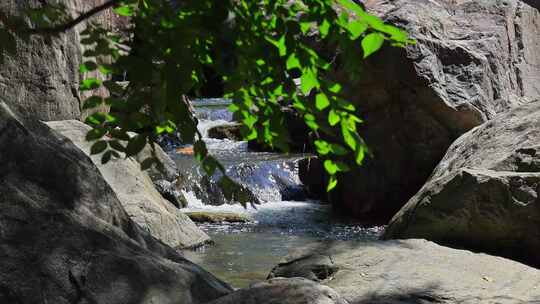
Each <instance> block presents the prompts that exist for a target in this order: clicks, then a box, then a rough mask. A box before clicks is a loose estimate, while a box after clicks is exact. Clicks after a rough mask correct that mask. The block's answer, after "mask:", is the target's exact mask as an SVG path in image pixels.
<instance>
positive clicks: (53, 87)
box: [0, 0, 120, 121]
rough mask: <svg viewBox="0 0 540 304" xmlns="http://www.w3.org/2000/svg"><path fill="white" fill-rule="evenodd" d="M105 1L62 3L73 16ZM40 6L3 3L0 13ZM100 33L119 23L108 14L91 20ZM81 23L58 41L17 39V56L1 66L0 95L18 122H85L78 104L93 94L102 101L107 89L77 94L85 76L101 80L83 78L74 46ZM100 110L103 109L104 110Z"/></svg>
mask: <svg viewBox="0 0 540 304" xmlns="http://www.w3.org/2000/svg"><path fill="white" fill-rule="evenodd" d="M105 1H106V0H72V1H64V2H65V4H66V7H67V12H68V14H70V15H71V16H73V17H75V16H78V15H79V14H80V13H81V12H84V11H87V10H89V9H91V8H93V7H95V6H97V5H99V4H102V3H104V2H105ZM43 4H44V1H41V0H40V1H38V0H3V1H0V11H2V12H6V13H7V14H11V15H14V14H15V15H20V14H22V13H23V10H24V9H26V8H29V7H33V8H35V7H39V6H42V5H43ZM92 21H93V22H97V23H99V24H101V25H103V26H104V27H105V28H108V29H114V28H116V27H117V25H118V24H120V21H119V19H118V18H117V17H115V15H114V14H113V13H112V11H110V10H109V11H105V12H102V13H101V14H99V15H98V16H96V17H94V18H92ZM85 28H86V22H83V23H81V24H79V25H78V26H76V27H75V28H74V29H71V30H69V31H66V32H65V33H63V34H60V35H58V36H50V35H49V36H46V37H43V36H39V35H35V36H33V37H31V38H30V39H29V40H28V41H23V40H22V39H17V42H16V47H17V53H16V55H15V56H6V57H5V60H4V62H3V63H0V96H2V98H3V99H4V102H6V103H7V104H8V105H9V106H10V107H11V109H12V110H13V111H14V112H15V113H17V114H18V115H20V116H21V117H27V118H33V119H39V120H45V121H49V120H64V119H84V117H85V116H86V115H87V114H88V111H86V110H81V109H82V105H83V100H84V99H85V98H86V97H88V96H91V95H93V94H97V95H100V96H107V93H106V90H104V89H98V90H95V91H93V92H84V93H80V92H79V84H80V82H81V80H82V79H83V76H84V77H86V76H88V77H101V76H100V75H99V73H97V72H89V73H87V74H85V75H82V74H81V73H80V72H79V66H80V64H81V63H83V62H84V59H83V56H82V54H83V52H84V47H83V46H81V44H80V43H79V41H80V34H79V33H80V32H81V31H82V30H84V29H85ZM102 110H106V109H105V108H103V109H102Z"/></svg>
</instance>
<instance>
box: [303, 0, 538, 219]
mask: <svg viewBox="0 0 540 304" xmlns="http://www.w3.org/2000/svg"><path fill="white" fill-rule="evenodd" d="M364 3H365V5H366V7H367V9H368V10H370V11H372V12H374V13H375V14H377V15H379V16H381V17H382V18H383V19H384V20H386V21H388V22H391V23H394V24H396V25H398V26H401V27H403V28H404V29H406V30H407V31H408V32H409V33H410V35H411V37H413V38H414V39H415V40H416V42H417V43H416V44H415V45H411V46H409V47H407V48H405V49H401V48H392V47H385V48H383V49H382V50H381V51H380V52H378V53H376V54H375V55H373V56H370V58H369V60H367V61H366V63H365V67H364V70H365V72H364V73H361V74H360V75H359V77H358V78H359V81H358V82H356V83H351V82H348V83H346V84H345V86H344V93H345V95H346V96H347V97H348V99H349V100H351V101H352V102H354V103H355V104H357V108H358V109H359V111H360V113H361V118H362V119H364V121H365V123H364V124H363V126H362V127H361V128H360V129H359V133H360V135H362V136H363V137H364V138H365V140H366V142H367V144H368V146H369V147H370V150H371V152H372V153H373V157H372V158H368V159H366V161H365V163H364V165H363V166H362V168H359V169H358V170H354V171H352V172H349V173H346V174H344V176H343V181H346V182H343V183H340V184H338V187H337V189H335V190H334V191H333V193H332V195H331V201H332V202H333V203H334V204H335V205H336V207H338V209H339V208H341V210H343V211H344V213H345V214H348V215H354V216H356V217H357V218H363V219H368V220H373V219H376V220H378V222H380V223H386V222H387V221H388V220H389V219H390V218H391V217H392V216H393V215H394V214H395V213H396V212H397V211H398V210H399V209H400V208H401V207H402V206H403V205H404V204H405V203H406V202H407V201H408V200H409V199H410V198H411V197H412V196H413V195H414V194H415V193H416V192H417V191H418V190H419V189H420V188H421V187H422V185H423V184H424V182H425V181H426V180H427V179H428V177H429V175H430V173H431V172H432V171H433V169H434V168H435V167H436V165H437V163H438V162H439V161H440V159H441V158H442V157H443V156H444V153H445V152H446V149H447V148H448V147H449V146H450V145H451V143H452V142H453V141H454V140H455V139H457V138H458V137H459V136H460V135H462V134H463V133H465V132H467V131H468V130H470V129H471V128H473V127H475V126H478V125H480V124H482V123H483V122H485V121H487V120H489V119H491V118H493V117H494V116H495V115H496V114H498V113H502V112H505V111H508V110H509V109H510V108H512V107H515V106H518V105H520V104H523V103H526V102H528V101H531V100H533V99H534V98H537V97H539V96H540V69H539V68H538V67H539V66H540V52H538V50H539V49H540V13H539V11H538V10H536V9H534V8H532V7H530V6H528V5H527V4H525V3H523V2H522V1H518V0H455V1H448V0H415V1H410V0H395V1H388V0H369V1H364ZM337 69H338V70H339V71H340V72H342V71H341V70H342V68H341V67H340V66H339V65H338V66H337ZM338 74H339V73H338ZM313 174H314V175H317V174H321V172H320V171H314V172H313ZM323 186H324V185H314V186H313V187H314V188H316V187H320V188H322V187H323Z"/></svg>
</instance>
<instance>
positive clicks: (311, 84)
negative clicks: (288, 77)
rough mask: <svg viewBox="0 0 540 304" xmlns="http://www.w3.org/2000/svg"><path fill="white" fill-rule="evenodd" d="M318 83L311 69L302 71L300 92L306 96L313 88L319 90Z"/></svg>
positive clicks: (315, 74)
mask: <svg viewBox="0 0 540 304" xmlns="http://www.w3.org/2000/svg"><path fill="white" fill-rule="evenodd" d="M319 87H320V83H319V80H318V79H317V73H316V72H315V71H313V69H309V68H308V69H304V70H303V71H302V77H301V78H300V90H301V91H302V93H303V94H304V95H308V94H309V92H311V90H312V89H314V88H319Z"/></svg>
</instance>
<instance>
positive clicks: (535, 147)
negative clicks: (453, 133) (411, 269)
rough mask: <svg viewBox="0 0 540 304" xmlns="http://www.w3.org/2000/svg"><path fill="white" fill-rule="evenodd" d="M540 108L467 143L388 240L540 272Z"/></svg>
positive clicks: (450, 156) (392, 227)
mask: <svg viewBox="0 0 540 304" xmlns="http://www.w3.org/2000/svg"><path fill="white" fill-rule="evenodd" d="M539 191H540V101H538V102H534V103H530V104H527V105H523V106H521V107H518V108H516V109H514V110H512V111H510V112H508V113H505V114H502V115H500V116H498V117H497V118H495V119H493V120H491V121H489V122H487V123H485V124H483V125H481V126H479V127H477V128H475V129H473V130H471V131H470V132H468V133H466V134H464V135H463V136H462V137H460V138H459V139H458V140H457V141H456V142H455V143H454V144H453V145H452V146H451V147H450V149H448V152H447V153H446V155H445V156H444V158H443V159H442V161H441V162H440V164H439V165H438V166H437V168H436V169H435V171H434V172H433V174H432V176H431V178H430V180H429V181H428V182H427V183H426V184H425V185H424V187H423V188H422V189H421V190H420V191H419V192H418V193H417V194H416V195H415V196H414V197H413V198H412V199H411V200H410V201H409V202H408V203H407V205H405V207H403V209H402V210H401V211H400V212H399V213H398V214H396V216H394V218H393V219H392V221H391V222H390V224H389V226H388V228H387V229H386V231H385V234H384V237H385V238H426V239H429V240H432V241H436V242H441V243H445V244H450V245H454V246H465V247H466V248H470V249H475V250H482V251H486V252H490V253H493V254H497V255H503V256H507V257H512V258H517V259H519V260H522V261H525V262H528V263H531V264H534V265H537V266H540V256H538V254H537V253H538V252H540V202H539V200H538V197H539V196H540V195H539Z"/></svg>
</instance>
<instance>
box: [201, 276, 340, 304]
mask: <svg viewBox="0 0 540 304" xmlns="http://www.w3.org/2000/svg"><path fill="white" fill-rule="evenodd" d="M208 304H348V303H347V301H345V300H344V299H343V298H342V297H341V296H340V295H339V294H338V293H337V292H335V291H334V290H333V289H332V288H329V287H327V286H324V285H320V284H318V283H315V282H313V281H310V280H306V279H303V278H290V279H288V278H275V279H271V280H268V281H264V282H260V283H256V284H253V285H252V286H250V287H249V288H245V289H240V290H237V291H235V292H234V293H231V294H229V295H227V296H224V297H221V298H219V299H217V300H215V301H212V302H209V303H208Z"/></svg>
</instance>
